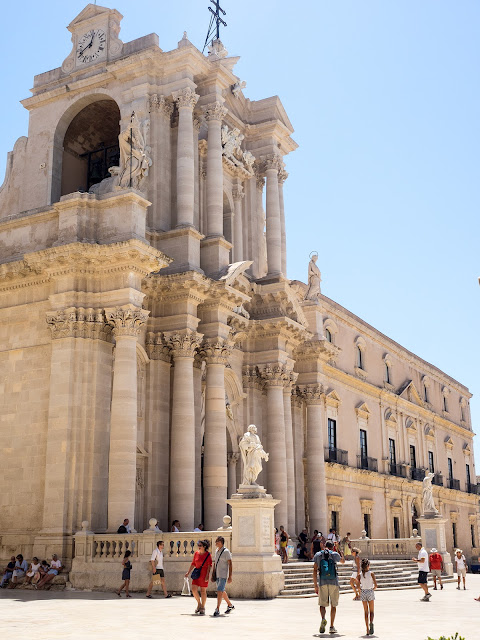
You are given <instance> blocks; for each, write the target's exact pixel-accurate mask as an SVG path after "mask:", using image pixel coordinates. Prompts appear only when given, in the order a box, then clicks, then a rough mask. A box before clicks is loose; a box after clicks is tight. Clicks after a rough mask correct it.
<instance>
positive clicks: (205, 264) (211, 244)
mask: <svg viewBox="0 0 480 640" xmlns="http://www.w3.org/2000/svg"><path fill="white" fill-rule="evenodd" d="M200 248H201V258H200V266H201V267H202V269H203V271H204V272H205V274H206V275H207V276H212V277H214V276H215V275H216V274H218V273H219V272H220V271H221V270H222V269H223V268H224V267H226V266H227V265H228V264H230V250H231V248H232V245H231V244H230V242H227V240H225V238H224V237H222V236H218V237H212V238H208V237H207V238H204V239H203V240H202V241H201V243H200Z"/></svg>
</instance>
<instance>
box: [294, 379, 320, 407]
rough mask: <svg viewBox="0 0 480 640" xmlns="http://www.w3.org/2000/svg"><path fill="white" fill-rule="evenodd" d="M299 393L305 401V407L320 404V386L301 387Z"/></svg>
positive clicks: (307, 385)
mask: <svg viewBox="0 0 480 640" xmlns="http://www.w3.org/2000/svg"><path fill="white" fill-rule="evenodd" d="M299 389H300V393H301V394H302V396H303V397H304V399H305V402H306V403H307V405H309V404H321V403H322V399H323V388H322V385H320V384H306V385H303V386H301V387H300V388H299Z"/></svg>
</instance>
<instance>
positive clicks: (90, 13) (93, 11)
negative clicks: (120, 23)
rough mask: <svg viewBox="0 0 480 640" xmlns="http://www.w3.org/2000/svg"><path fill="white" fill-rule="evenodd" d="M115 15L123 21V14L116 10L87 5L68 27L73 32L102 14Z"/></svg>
mask: <svg viewBox="0 0 480 640" xmlns="http://www.w3.org/2000/svg"><path fill="white" fill-rule="evenodd" d="M108 13H115V14H117V18H118V19H119V20H121V19H122V18H123V16H122V14H121V13H119V12H118V11H117V10H116V9H109V8H108V7H101V6H100V5H98V4H87V6H86V7H85V9H83V11H80V13H79V14H78V16H77V17H76V18H74V19H73V20H72V21H71V22H70V24H69V25H68V27H67V28H68V30H69V31H73V30H74V28H75V27H76V26H77V25H78V24H79V23H81V22H85V21H86V20H90V19H91V18H96V17H97V16H100V15H102V14H108Z"/></svg>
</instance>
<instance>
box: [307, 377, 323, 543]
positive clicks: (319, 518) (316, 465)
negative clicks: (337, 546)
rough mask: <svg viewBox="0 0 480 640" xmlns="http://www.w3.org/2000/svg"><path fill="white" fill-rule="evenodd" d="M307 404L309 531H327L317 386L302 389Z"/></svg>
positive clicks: (319, 389)
mask: <svg viewBox="0 0 480 640" xmlns="http://www.w3.org/2000/svg"><path fill="white" fill-rule="evenodd" d="M302 391H303V395H304V397H305V401H306V403H307V487H308V512H309V514H310V529H311V530H313V529H318V530H319V531H326V530H327V497H326V496H327V492H326V487H325V453H324V439H323V429H322V406H321V405H322V391H321V388H320V387H319V386H318V385H307V386H306V387H304V388H303V389H302Z"/></svg>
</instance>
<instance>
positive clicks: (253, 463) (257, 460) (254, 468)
mask: <svg viewBox="0 0 480 640" xmlns="http://www.w3.org/2000/svg"><path fill="white" fill-rule="evenodd" d="M239 447H240V451H241V453H242V462H243V480H242V485H250V486H254V487H257V486H258V485H257V483H256V482H255V480H256V479H257V478H258V476H259V474H260V473H261V471H262V460H265V461H266V462H268V453H265V451H264V449H263V447H262V443H261V442H260V438H259V437H258V436H257V427H256V426H255V425H254V424H251V425H250V426H249V427H248V430H247V432H246V433H244V434H243V437H242V439H241V440H240V442H239Z"/></svg>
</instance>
